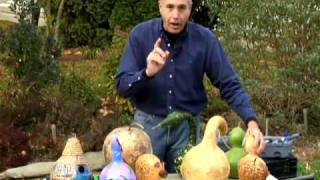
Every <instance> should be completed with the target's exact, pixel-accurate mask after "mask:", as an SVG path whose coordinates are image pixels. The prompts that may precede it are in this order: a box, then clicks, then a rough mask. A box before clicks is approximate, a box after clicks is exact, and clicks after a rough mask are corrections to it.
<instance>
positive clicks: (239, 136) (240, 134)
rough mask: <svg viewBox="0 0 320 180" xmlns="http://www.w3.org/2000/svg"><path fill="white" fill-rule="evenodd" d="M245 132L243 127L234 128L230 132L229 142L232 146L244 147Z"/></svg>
mask: <svg viewBox="0 0 320 180" xmlns="http://www.w3.org/2000/svg"><path fill="white" fill-rule="evenodd" d="M245 134H246V133H245V132H244V130H243V129H242V128H241V127H235V128H233V129H232V130H231V131H230V133H229V142H230V145H231V146H232V147H242V141H243V138H244V136H245Z"/></svg>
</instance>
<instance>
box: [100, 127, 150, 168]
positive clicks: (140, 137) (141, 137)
mask: <svg viewBox="0 0 320 180" xmlns="http://www.w3.org/2000/svg"><path fill="white" fill-rule="evenodd" d="M114 135H116V136H117V137H118V139H119V142H120V144H121V146H122V150H123V159H124V161H125V162H126V163H127V164H129V166H130V167H131V168H132V169H134V165H135V163H136V160H137V159H138V157H139V156H140V155H142V154H145V153H152V144H151V139H150V137H149V136H148V134H147V133H146V132H144V131H143V129H142V128H140V127H138V126H123V127H118V128H116V129H114V130H112V131H111V132H110V133H109V134H108V135H107V137H106V138H105V140H104V144H103V150H102V151H103V154H104V158H105V162H106V164H109V163H110V162H111V160H112V155H111V140H112V137H113V136H114Z"/></svg>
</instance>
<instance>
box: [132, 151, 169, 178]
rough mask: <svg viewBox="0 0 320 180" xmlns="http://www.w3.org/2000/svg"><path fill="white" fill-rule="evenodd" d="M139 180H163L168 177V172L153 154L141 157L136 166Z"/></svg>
mask: <svg viewBox="0 0 320 180" xmlns="http://www.w3.org/2000/svg"><path fill="white" fill-rule="evenodd" d="M135 172H136V176H137V179H138V180H161V179H163V178H166V177H167V174H168V173H167V171H166V170H165V169H164V164H163V163H161V162H160V159H159V158H158V157H157V156H155V155H153V154H143V155H141V156H139V158H138V159H137V161H136V164H135Z"/></svg>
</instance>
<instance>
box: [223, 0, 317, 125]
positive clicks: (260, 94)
mask: <svg viewBox="0 0 320 180" xmlns="http://www.w3.org/2000/svg"><path fill="white" fill-rule="evenodd" d="M221 5H222V6H221V8H222V9H221V11H220V14H219V17H220V24H219V25H218V29H217V32H218V34H219V35H220V36H221V40H222V42H223V44H224V46H225V48H226V51H227V52H228V54H229V55H230V58H231V60H232V63H233V64H234V66H235V68H236V69H237V71H238V73H239V75H240V77H241V80H242V81H243V82H244V84H245V85H246V87H247V88H248V91H249V93H250V94H251V95H252V97H253V101H254V103H255V105H256V106H258V109H260V110H261V111H260V113H261V114H266V115H268V116H276V114H279V113H280V114H284V116H283V118H284V120H285V122H288V121H290V122H292V121H293V122H297V121H298V119H301V117H302V116H301V113H302V109H303V108H308V107H310V106H312V105H313V104H315V103H316V102H317V101H319V99H317V98H315V97H318V96H319V87H320V84H319V83H320V77H319V66H320V64H319V63H318V61H319V57H320V51H319V45H318V43H317V39H319V38H320V34H319V31H320V22H319V18H318V17H319V16H320V11H319V8H320V7H319V4H317V3H316V2H315V1H313V0H306V1H294V0H290V1H281V0H272V1H263V2H262V1H251V0H242V1H235V0H225V1H223V3H221ZM301 12H304V13H301ZM312 121H317V120H316V119H312Z"/></svg>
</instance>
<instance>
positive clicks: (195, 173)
mask: <svg viewBox="0 0 320 180" xmlns="http://www.w3.org/2000/svg"><path fill="white" fill-rule="evenodd" d="M218 129H219V130H220V132H221V134H226V132H227V130H228V126H227V123H226V121H225V119H224V118H223V117H221V116H214V117H212V118H210V120H209V121H208V123H207V125H206V129H205V132H204V137H203V139H202V141H201V143H200V144H198V145H196V146H194V147H192V148H191V149H190V150H189V151H188V152H187V153H186V155H185V156H184V158H183V161H182V165H181V175H182V177H183V178H184V179H186V180H200V179H206V180H226V179H228V176H229V173H230V164H229V162H228V159H227V156H226V154H225V153H224V152H223V151H222V150H221V149H220V148H219V147H218V145H217V130H218Z"/></svg>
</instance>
